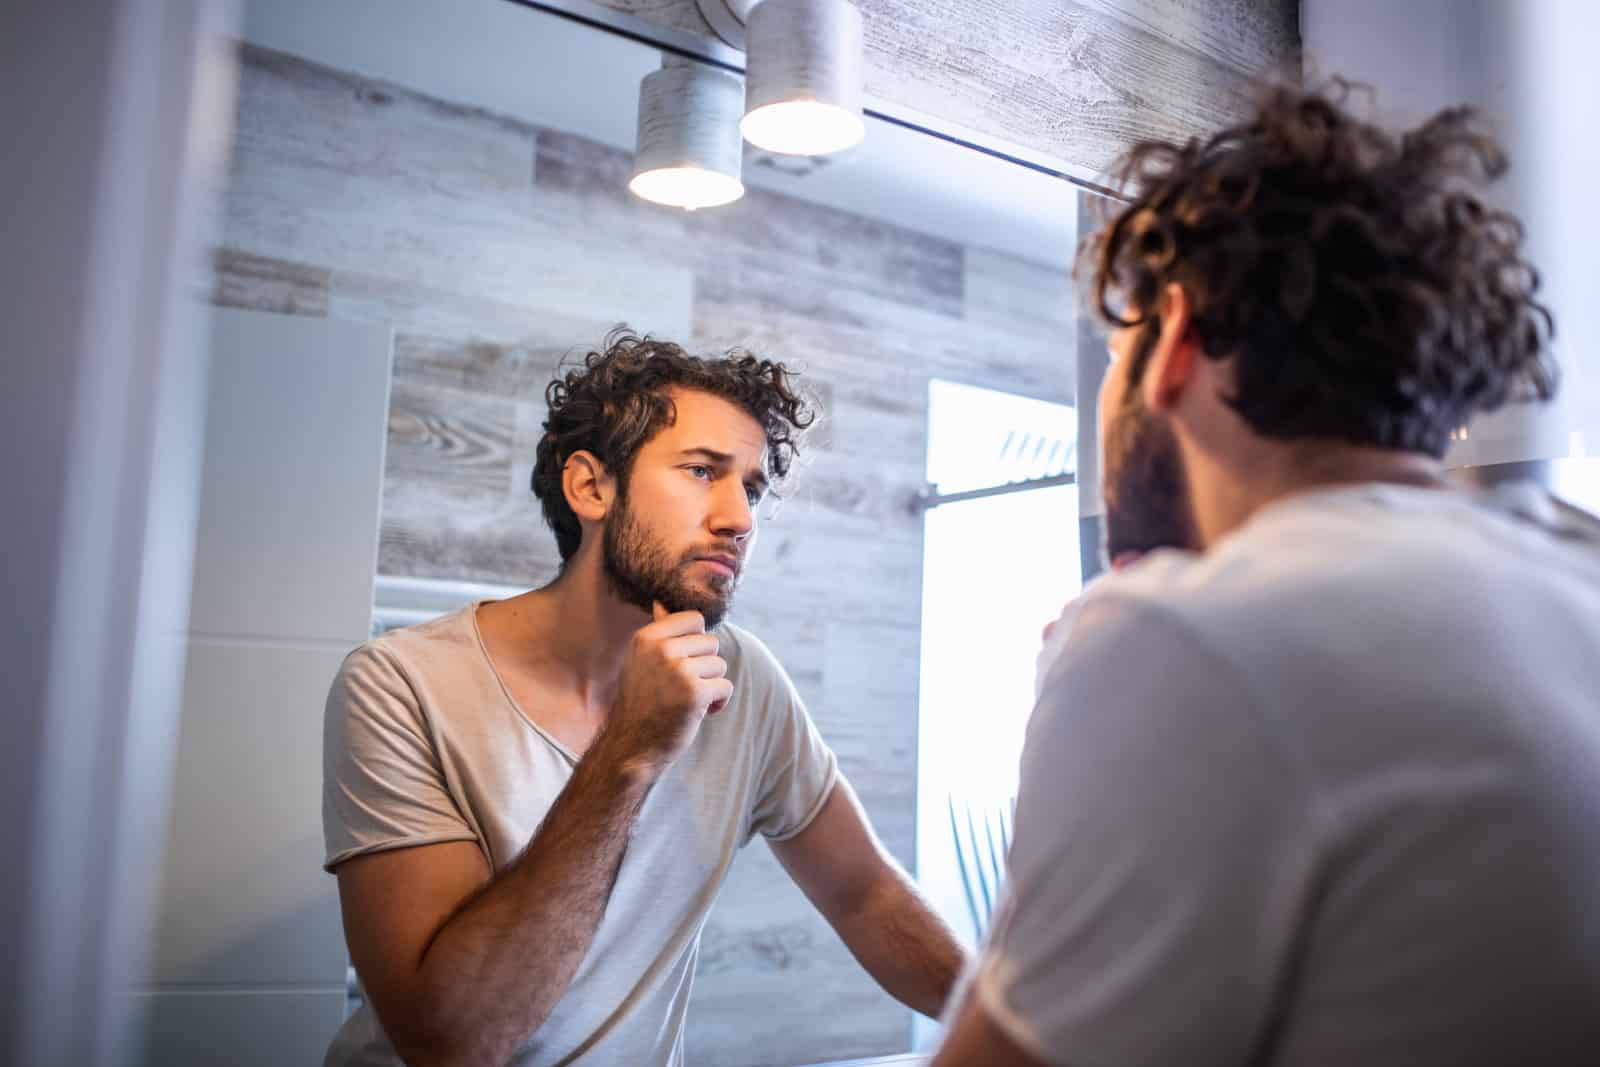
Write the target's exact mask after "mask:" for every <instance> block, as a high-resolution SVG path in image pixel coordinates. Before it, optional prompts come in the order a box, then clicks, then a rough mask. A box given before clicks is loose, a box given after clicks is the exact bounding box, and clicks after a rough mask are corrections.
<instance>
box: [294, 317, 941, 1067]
mask: <svg viewBox="0 0 1600 1067" xmlns="http://www.w3.org/2000/svg"><path fill="white" fill-rule="evenodd" d="M547 399H548V401H549V406H550V415H549V419H548V420H547V421H546V423H545V434H544V437H543V439H542V440H541V441H540V443H539V446H538V454H537V458H536V464H535V467H534V472H533V488H534V492H535V494H536V495H537V496H538V497H539V499H540V501H541V503H542V506H543V509H544V514H545V517H546V519H547V520H548V522H549V524H550V526H551V527H552V529H553V530H554V531H555V535H556V541H557V545H558V548H559V550H560V553H561V557H562V561H563V564H562V570H561V573H560V575H559V577H558V578H557V579H556V580H555V581H554V582H553V583H552V584H550V585H549V586H546V587H545V588H543V589H538V590H535V591H533V592H529V593H525V594H523V595H521V596H518V597H514V598H512V599H509V600H505V601H501V602H489V603H482V604H476V605H473V606H471V607H469V608H467V609H464V610H463V611H460V612H457V613H455V614H453V615H449V616H447V617H445V618H443V619H440V620H437V621H434V622H431V623H427V624H424V625H422V626H418V627H413V628H410V629H406V630H400V631H395V632H393V633H389V634H386V635H384V636H383V637H381V638H379V639H377V640H375V641H372V642H369V643H368V644H366V645H364V646H363V647H362V648H360V649H358V650H357V651H356V652H354V653H353V654H352V655H351V656H350V657H349V658H348V659H347V660H346V662H345V664H344V667H343V668H342V670H341V672H340V674H339V677H338V679H337V680H336V681H335V683H334V685H333V689H332V692H331V693H330V696H329V700H328V719H327V723H328V730H327V744H326V753H325V760H326V768H325V770H326V773H325V794H324V824H325V831H326V836H327V849H328V854H327V867H328V869H329V870H331V871H333V872H335V873H336V874H337V875H338V879H339V897H340V902H341V904H342V907H343V914H344V925H345V936H346V940H347V941H348V944H349V948H350V956H351V959H352V960H353V962H354V964H355V967H356V971H357V973H358V974H359V975H360V977H361V981H362V985H363V987H364V989H365V990H366V1003H365V1005H364V1006H363V1007H362V1008H361V1010H360V1011H359V1012H357V1013H356V1014H355V1015H354V1016H352V1018H351V1019H350V1020H349V1021H348V1022H347V1023H346V1024H345V1026H344V1027H343V1029H341V1030H340V1032H339V1034H338V1036H337V1037H336V1039H335V1040H334V1043H333V1046H332V1048H331V1049H330V1051H329V1054H328V1057H327V1063H328V1064H330V1065H333V1064H340V1065H342V1064H352V1065H353V1064H362V1065H365V1064H393V1063H398V1062H400V1061H401V1060H404V1061H405V1062H407V1063H410V1064H473V1065H483V1064H505V1063H512V1064H517V1065H520V1067H547V1065H556V1064H571V1063H594V1064H618V1065H627V1067H648V1065H656V1064H661V1065H665V1064H674V1065H675V1064H680V1063H682V1061H683V1047H684V1046H683V1025H684V1014H685V1008H686V1005H687V1002H688V999H689V991H690V985H691V982H692V980H693V971H694V962H695V958H696V949H697V946H698V943H699V937H700V931H701V928H702V927H703V925H704V922H705V918H706V914H707V912H708V911H709V910H710V907H711V904H712V901H713V900H714V899H715V898H716V895H717V890H718V888H719V887H720V886H721V884H722V882H723V880H724V879H725V877H726V875H727V873H728V869H729V865H730V864H731V863H732V862H733V859H734V856H735V854H736V853H737V851H738V850H739V848H740V847H741V846H742V845H744V843H745V842H746V841H747V840H748V839H749V838H750V837H751V836H753V835H754V834H756V833H760V834H761V835H762V836H764V837H765V838H767V840H768V841H769V843H770V844H771V846H772V848H773V850H774V852H775V853H776V854H777V856H778V858H779V860H780V861H781V862H782V863H783V865H784V867H785V868H786V869H787V870H788V872H789V874H790V875H791V876H792V877H793V878H794V880H795V881H796V882H797V883H798V884H799V886H800V887H801V889H803V890H804V891H805V893H806V895H807V896H808V897H809V898H810V900H811V901H812V902H813V903H814V904H815V905H816V906H817V908H818V909H819V910H820V911H821V912H822V914H823V915H824V916H825V917H826V918H827V919H828V921H829V922H830V923H831V924H832V925H833V927H834V929H835V930H837V931H838V932H839V934H840V936H841V937H842V938H843V939H844V941H845V943H846V944H847V945H848V946H849V948H850V950H851V951H852V952H853V953H854V954H855V956H856V958H857V959H859V960H860V961H861V962H862V964H863V965H864V966H865V967H866V968H867V970H868V971H869V972H871V974H872V975H873V976H874V977H875V978H876V979H877V980H878V981H879V982H880V983H881V984H882V985H883V986H884V988H885V989H887V990H888V991H889V992H890V993H892V994H894V995H895V996H897V997H898V998H900V999H901V1000H902V1001H904V1002H905V1003H906V1004H908V1005H910V1006H911V1007H913V1008H915V1009H917V1010H918V1011H922V1012H924V1013H928V1014H937V1013H938V1012H939V1011H940V1010H941V1008H942V1006H943V1003H944V1000H945V997H946V994H947V992H948V990H949V988H950V987H951V985H952V984H953V982H954V979H955V976H956V975H957V974H958V973H959V971H960V968H961V966H962V963H963V954H962V951H961V949H960V948H959V947H958V945H957V944H956V942H955V941H954V939H953V938H952V936H951V934H950V932H949V930H948V929H947V927H946V926H945V925H944V924H943V923H942V922H941V921H940V920H939V919H938V918H936V917H935V916H934V914H933V913H932V912H931V911H930V910H929V909H928V907H927V906H926V905H925V904H924V903H923V901H922V900H921V899H920V897H919V896H918V895H917V893H916V891H915V890H914V888H913V887H912V885H911V883H910V882H909V880H908V879H907V877H906V875H905V873H904V872H903V871H902V870H901V869H900V868H899V867H898V866H897V865H896V864H895V863H894V862H893V860H892V859H891V858H890V857H888V855H887V854H886V853H885V852H884V850H883V849H882V848H881V846H880V845H879V843H878V841H877V839H876V838H875V836H874V835H873V833H872V830H871V828H870V827H869V826H868V824H867V820H866V818H865V816H864V814H863V812H862V810H861V807H860V805H859V804H858V803H857V801H856V798H855V795H854V794H853V793H852V791H851V789H850V786H849V785H848V783H846V782H845V780H844V778H843V777H841V776H840V775H839V773H838V770H837V768H836V765H835V761H834V757H833V754H832V753H831V752H830V751H829V750H828V748H827V746H826V745H825V744H823V742H822V740H821V739H820V738H819V737H818V736H817V733H816V731H815V729H814V728H813V726H812V724H811V721H810V719H809V718H808V717H807V715H806V712H805V709H804V708H803V707H802V706H801V703H800V699H799V697H798V696H797V695H796V693H795V691H794V687H793V686H792V685H791V684H790V682H789V679H788V677H787V676H786V675H785V674H784V672H783V670H782V668H781V667H779V665H778V663H777V661H776V660H774V659H773V657H772V654H771V653H770V652H768V651H767V649H766V648H765V646H763V645H762V644H761V643H760V642H759V641H758V640H756V639H755V638H754V637H753V636H752V635H750V634H748V633H746V632H744V631H743V630H741V629H739V628H737V627H735V626H732V625H730V624H727V623H725V622H723V621H722V619H723V617H724V615H725V614H726V613H727V611H728V608H729V606H730V604H731V602H732V597H733V592H734V589H735V586H736V585H737V583H738V580H739V576H740V574H741V572H742V571H743V569H744V567H745V566H746V564H747V562H748V560H749V556H750V550H751V548H752V546H753V544H754V541H755V536H756V511H757V508H758V506H759V505H760V503H761V501H762V498H763V497H764V496H765V494H766V493H767V489H768V482H769V479H778V478H781V477H782V476H783V475H784V474H785V473H786V472H787V471H788V469H789V465H790V461H791V459H792V456H793V453H794V451H795V447H796V443H795V442H796V438H797V436H798V435H799V434H800V432H801V431H802V430H803V429H804V428H805V426H807V425H808V424H809V422H810V421H811V419H812V416H811V414H810V413H809V412H808V411H807V409H806V406H805V404H804V403H803V401H802V400H801V398H800V397H799V396H797V395H796V393H795V392H794V390H793V388H792V385H791V382H790V380H789V376H788V374H787V372H786V370H785V368H784V367H783V365H782V364H775V363H771V362H768V361H765V360H757V359H756V358H755V357H753V356H749V355H737V354H736V355H732V356H730V357H728V358H725V359H713V360H702V359H698V358H695V357H691V356H688V355H686V354H685V353H684V352H683V350H682V349H681V348H679V347H678V346H676V345H673V344H667V343H664V342H660V341H653V340H649V339H641V338H638V337H635V336H633V335H631V334H628V333H624V332H619V333H615V334H613V335H612V336H611V337H610V338H608V340H607V343H606V345H605V349H604V351H603V352H596V353H591V354H590V355H589V356H588V358H587V359H586V361H585V363H584V366H583V367H581V368H579V369H575V370H573V371H571V372H569V373H568V374H567V375H566V376H565V378H564V379H561V380H557V381H556V382H553V383H552V384H551V386H550V388H549V390H548V391H547ZM759 1025H760V1020H752V1027H753V1028H755V1027H759Z"/></svg>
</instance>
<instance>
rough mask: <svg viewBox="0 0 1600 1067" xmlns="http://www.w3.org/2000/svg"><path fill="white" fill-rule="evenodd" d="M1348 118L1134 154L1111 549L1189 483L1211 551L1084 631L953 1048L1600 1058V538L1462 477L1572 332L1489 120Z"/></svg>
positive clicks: (1128, 590)
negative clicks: (1486, 188)
mask: <svg viewBox="0 0 1600 1067" xmlns="http://www.w3.org/2000/svg"><path fill="white" fill-rule="evenodd" d="M1341 103H1342V102H1341V101H1340V100H1339V99H1336V98H1330V97H1329V96H1327V95H1322V94H1315V93H1302V92H1299V91H1297V90H1288V89H1284V90H1278V91H1275V92H1273V93H1272V94H1271V95H1269V96H1267V97H1265V98H1264V99H1263V102H1262V104H1261V107H1260V110H1259V112H1258V113H1257V114H1256V115H1255V116H1254V117H1253V118H1252V119H1251V120H1250V121H1248V122H1246V123H1245V124H1243V125H1240V126H1238V127H1235V128H1233V129H1229V130H1225V131H1223V132H1221V133H1219V134H1217V135H1216V136H1214V137H1212V138H1210V139H1209V140H1206V141H1203V142H1202V141H1193V142H1190V143H1189V144H1187V145H1181V146H1180V145H1172V144H1162V143H1147V144H1143V145H1140V146H1138V147H1137V148H1136V149H1134V151H1133V152H1132V154H1131V157H1130V159H1129V162H1128V164H1127V169H1126V171H1125V175H1124V176H1125V178H1126V179H1127V181H1128V186H1129V188H1130V189H1131V191H1132V192H1133V193H1134V194H1135V196H1134V199H1133V200H1132V202H1131V203H1130V204H1129V205H1128V206H1127V207H1126V208H1125V209H1124V210H1123V211H1122V212H1121V213H1120V214H1119V215H1118V216H1117V217H1116V218H1115V219H1114V220H1113V221H1112V222H1111V224H1110V225H1109V226H1108V227H1107V228H1106V230H1105V231H1103V233H1102V234H1100V236H1099V238H1098V239H1097V241H1096V242H1095V244H1094V245H1093V246H1092V257H1093V259H1092V264H1091V267H1092V280H1091V283H1090V284H1091V291H1092V293H1093V296H1094V302H1095V304H1096V306H1097V307H1098V309H1099V310H1100V311H1101V312H1102V313H1103V314H1104V315H1105V316H1106V317H1107V318H1108V319H1109V320H1110V321H1111V323H1112V325H1113V326H1114V327H1115V329H1114V332H1113V334H1112V338H1111V348H1112V353H1113V363H1112V366H1111V368H1110V371H1109V374H1108V377H1107V381H1106V384H1105V388H1104V392H1103V396H1102V402H1101V411H1102V434H1103V437H1104V441H1105V456H1106V478H1107V486H1106V491H1107V505H1108V531H1109V532H1110V533H1111V534H1112V535H1113V537H1115V536H1117V533H1118V531H1117V526H1116V523H1115V521H1111V520H1114V517H1115V516H1116V514H1117V509H1118V507H1119V506H1122V507H1127V506H1128V505H1129V504H1130V503H1131V502H1130V501H1129V500H1127V499H1125V498H1124V499H1119V493H1124V492H1126V491H1127V490H1128V489H1129V488H1134V489H1136V488H1137V486H1136V485H1133V484H1132V483H1135V482H1137V481H1138V479H1137V478H1136V477H1132V473H1133V472H1139V471H1151V470H1157V471H1159V470H1165V471H1166V472H1168V473H1169V474H1172V473H1179V474H1181V479H1180V480H1179V481H1178V482H1177V483H1175V484H1178V485H1180V486H1181V492H1180V493H1179V494H1178V495H1177V497H1175V498H1174V499H1173V500H1172V501H1170V503H1171V505H1172V509H1171V510H1170V511H1169V512H1168V513H1167V514H1166V516H1165V517H1166V518H1167V519H1170V520H1172V522H1173V523H1174V524H1175V525H1174V526H1173V528H1174V529H1177V528H1179V527H1181V526H1183V525H1184V524H1185V523H1192V533H1193V540H1194V545H1195V547H1197V548H1198V549H1199V550H1200V551H1199V552H1198V553H1188V552H1172V551H1155V552H1151V553H1150V554H1149V555H1146V556H1145V557H1144V558H1143V559H1141V560H1139V561H1138V562H1137V563H1135V564H1134V565H1132V566H1128V567H1125V568H1124V569H1123V570H1121V571H1120V572H1119V573H1117V574H1115V575H1112V576H1111V577H1109V578H1107V579H1105V580H1104V581H1102V582H1100V583H1097V585H1096V587H1095V588H1094V590H1093V591H1092V593H1091V594H1089V595H1088V596H1087V597H1086V598H1085V602H1084V603H1083V604H1082V605H1081V607H1080V608H1079V610H1078V611H1077V613H1076V616H1075V617H1074V618H1072V619H1071V620H1070V622H1071V627H1070V633H1069V634H1067V635H1066V636H1065V640H1064V641H1063V643H1062V647H1061V650H1060V654H1059V656H1058V657H1056V658H1055V660H1054V662H1053V663H1052V664H1049V665H1047V674H1046V677H1045V678H1044V681H1043V693H1042V696H1041V698H1040V701H1039V704H1038V706H1037V708H1036V710H1035V712H1034V717H1033V720H1032V722H1031V724H1030V727H1029V732H1028V738H1027V743H1026V749H1025V752H1024V755H1023V760H1022V779H1021V788H1020V795H1019V797H1018V801H1017V814H1016V836H1015V840H1014V845H1013V848H1012V853H1011V880H1010V889H1009V894H1008V897H1007V899H1006V900H1005V902H1004V904H1003V905H1002V907H1001V908H1000V910H999V913H998V914H997V916H996V920H995V924H994V926H993V928H992V930H991V933H990V935H989V938H988V940H987V943H986V945H985V947H984V951H983V953H982V957H981V960H980V962H979V963H978V964H977V966H976V967H975V969H974V970H973V971H972V972H971V973H970V974H969V975H968V978H967V980H966V982H965V984H964V987H963V990H962V991H961V992H960V993H959V994H958V996H957V997H956V998H955V1007H954V1008H953V1009H952V1010H951V1012H950V1013H949V1016H948V1018H949V1021H950V1030H949V1033H948V1035H947V1038H946V1041H945V1044H944V1047H943V1048H942V1049H941V1051H940V1052H939V1054H938V1056H937V1057H936V1059H935V1060H934V1063H935V1064H936V1067H958V1065H977V1064H982V1065H985V1067H997V1065H1003V1064H1021V1065H1033V1064H1057V1065H1071V1064H1101V1065H1117V1067H1139V1065H1167V1064H1174V1063H1182V1064H1185V1065H1187V1067H1208V1065H1217V1067H1221V1065H1230V1067H1232V1065H1240V1064H1270V1065H1279V1067H1288V1065H1310V1064H1333V1063H1350V1064H1362V1065H1363V1067H1388V1065H1400V1064H1404V1065H1406V1067H1428V1065H1434V1064H1437V1065H1441V1067H1442V1065H1446V1064H1448V1065H1451V1067H1474V1065H1483V1067H1491V1065H1493V1067H1500V1065H1503V1064H1509V1063H1516V1064H1519V1065H1539V1064H1551V1065H1554V1064H1577V1063H1600V1011H1597V1010H1596V1005H1600V910H1597V909H1596V906H1595V901H1597V900H1600V862H1597V860H1596V857H1597V856H1600V524H1597V523H1596V522H1595V521H1594V520H1593V519H1591V518H1589V517H1588V516H1585V515H1582V514H1581V513H1578V512H1575V511H1573V510H1571V509H1566V508H1563V507H1561V506H1560V505H1558V504H1556V503H1555V502H1553V501H1552V500H1550V499H1549V498H1548V497H1546V496H1544V495H1543V494H1542V493H1540V492H1538V491H1537V490H1536V489H1533V488H1531V487H1521V488H1516V489H1512V490H1507V491H1503V492H1500V493H1496V494H1492V495H1483V494H1469V493H1467V492H1464V491H1461V490H1459V489H1457V488H1454V487H1453V486H1452V485H1451V483H1449V482H1448V481H1447V479H1446V477H1445V475H1444V472H1443V470H1442V468H1441V464H1440V458H1441V456H1442V455H1443V454H1444V451H1445V448H1446V444H1447V442H1448V440H1449V436H1450V434H1451V432H1452V431H1453V430H1454V429H1456V428H1457V427H1460V426H1462V425H1464V424H1465V423H1466V422H1467V421H1468V420H1469V419H1470V418H1472V417H1473V416H1474V415H1476V414H1478V413H1479V412H1483V411H1488V410H1492V409H1494V408H1497V407H1499V406H1501V405H1502V404H1504V403H1506V402H1509V401H1513V400H1519V399H1548V398H1550V397H1551V396H1552V394H1553V392H1554V389H1555V380H1554V372H1553V368H1552V366H1551V364H1550V363H1549V361H1548V357H1547V355H1546V354H1545V347H1546V343H1547V341H1548V337H1549V332H1550V324H1549V317H1548V315H1547V314H1546V312H1545V310H1544V309H1543V307H1541V306H1540V305H1539V304H1538V303H1537V302H1536V301H1535V298H1534V290H1535V286H1536V281H1535V276H1534V272H1533V269H1532V267H1531V266H1530V265H1529V264H1528V263H1527V262H1525V261H1524V260H1523V258H1522V253H1521V236H1522V235H1521V228H1520V226H1519V225H1518V223H1517V222H1516V220H1514V219H1513V218H1511V217H1509V216H1507V215H1505V214H1504V213H1501V212H1498V211H1495V210H1493V209H1491V208H1490V207H1488V206H1487V205H1486V204H1485V202H1484V201H1483V200H1481V199H1480V198H1479V196H1478V194H1477V193H1476V192H1475V191H1474V188H1473V187H1474V185H1476V184H1478V183H1480V182H1482V181H1483V180H1486V179H1492V178H1494V177H1497V176H1498V175H1499V174H1500V173H1502V172H1503V171H1504V169H1505V166H1506V162H1505V159H1504V157H1503V156H1502V154H1501V152H1500V149H1499V148H1498V147H1497V146H1496V145H1495V143H1494V142H1493V141H1492V140H1491V139H1490V138H1489V137H1487V136H1486V135H1485V134H1484V133H1483V132H1482V131H1481V130H1480V128H1479V124H1478V121H1477V119H1476V118H1475V116H1473V115H1472V114H1471V113H1469V112H1466V111H1447V112H1443V113H1441V114H1440V115H1438V116H1436V117H1435V118H1434V119H1432V120H1431V121H1429V122H1428V123H1426V124H1425V125H1423V126H1422V127H1420V128H1418V129H1416V130H1413V131H1411V132H1410V133H1408V134H1406V135H1404V136H1403V137H1394V136H1391V135H1388V134H1386V133H1384V132H1382V131H1380V130H1378V129H1377V128H1375V127H1373V126H1371V125H1368V124H1366V123H1363V122H1360V121H1357V120H1356V119H1354V118H1352V117H1351V116H1350V115H1349V114H1347V113H1346V112H1345V111H1343V110H1342V107H1341ZM1119 479H1122V480H1121V481H1119ZM1139 503H1140V504H1141V505H1142V506H1148V505H1149V504H1150V503H1151V501H1150V500H1149V499H1145V500H1143V501H1141V502H1139ZM1157 503H1158V504H1159V501H1158V502H1157ZM1156 512H1157V517H1160V513H1161V508H1160V507H1159V506H1158V507H1157V508H1156ZM1127 514H1129V513H1128V512H1124V515H1125V516H1126V515H1127ZM1163 539H1164V540H1165V542H1166V543H1173V540H1174V539H1173V538H1172V537H1170V536H1165V535H1163ZM1114 547H1115V546H1113V548H1114ZM1150 547H1154V545H1139V546H1136V548H1137V549H1142V548H1150Z"/></svg>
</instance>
